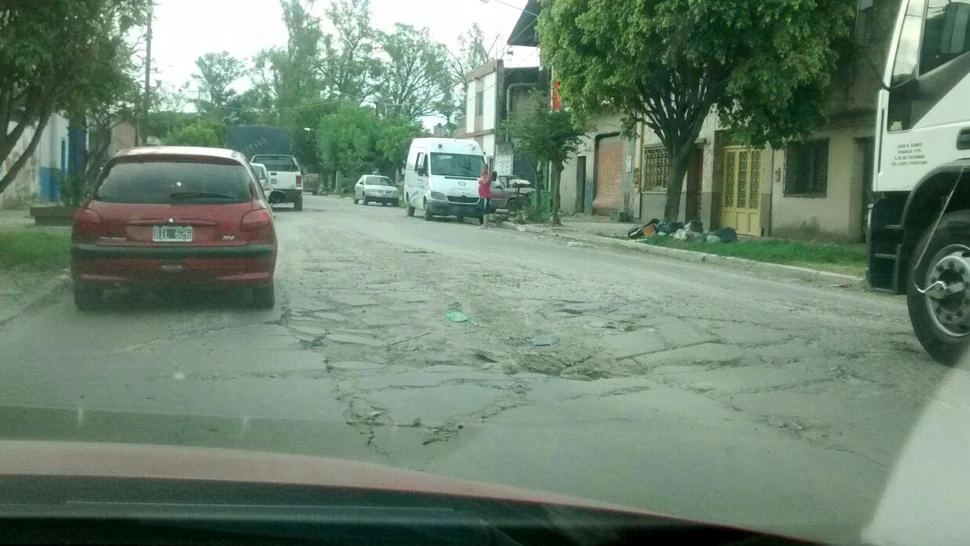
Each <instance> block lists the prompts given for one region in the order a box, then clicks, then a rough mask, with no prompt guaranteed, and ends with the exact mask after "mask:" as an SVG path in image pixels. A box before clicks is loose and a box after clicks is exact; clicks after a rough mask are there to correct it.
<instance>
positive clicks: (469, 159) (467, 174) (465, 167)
mask: <svg viewBox="0 0 970 546" xmlns="http://www.w3.org/2000/svg"><path fill="white" fill-rule="evenodd" d="M483 164H484V160H483V159H482V156H480V155H468V154H440V153H432V154H431V174H433V175H437V176H453V177H457V178H478V176H479V175H480V174H481V173H482V165H483Z"/></svg>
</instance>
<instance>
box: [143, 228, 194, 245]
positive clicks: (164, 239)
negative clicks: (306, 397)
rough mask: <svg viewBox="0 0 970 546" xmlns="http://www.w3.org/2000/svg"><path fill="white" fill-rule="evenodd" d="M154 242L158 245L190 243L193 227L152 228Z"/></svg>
mask: <svg viewBox="0 0 970 546" xmlns="http://www.w3.org/2000/svg"><path fill="white" fill-rule="evenodd" d="M152 241H154V242H156V243H190V242H192V226H152Z"/></svg>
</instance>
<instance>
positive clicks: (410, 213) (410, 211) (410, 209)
mask: <svg viewBox="0 0 970 546" xmlns="http://www.w3.org/2000/svg"><path fill="white" fill-rule="evenodd" d="M404 201H405V202H406V203H407V205H406V206H405V212H406V213H407V215H408V216H414V207H412V206H411V198H410V197H409V196H407V195H405V196H404Z"/></svg>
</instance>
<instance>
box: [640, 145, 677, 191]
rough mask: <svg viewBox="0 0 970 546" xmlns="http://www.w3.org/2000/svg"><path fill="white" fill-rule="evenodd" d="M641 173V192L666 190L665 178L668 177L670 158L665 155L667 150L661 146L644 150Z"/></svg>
mask: <svg viewBox="0 0 970 546" xmlns="http://www.w3.org/2000/svg"><path fill="white" fill-rule="evenodd" d="M642 173H643V177H642V178H641V180H640V190H641V191H656V190H663V189H666V188H667V178H668V177H669V176H670V156H669V155H667V149H666V148H664V147H663V146H651V147H648V148H644V149H643V170H642Z"/></svg>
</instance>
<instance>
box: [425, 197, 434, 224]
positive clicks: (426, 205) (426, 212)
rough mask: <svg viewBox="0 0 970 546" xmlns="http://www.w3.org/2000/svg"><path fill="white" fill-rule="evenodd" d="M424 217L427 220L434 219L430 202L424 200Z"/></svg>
mask: <svg viewBox="0 0 970 546" xmlns="http://www.w3.org/2000/svg"><path fill="white" fill-rule="evenodd" d="M424 219H425V221H427V222H430V221H432V220H434V214H431V209H430V208H428V202H427V201H425V202H424Z"/></svg>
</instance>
